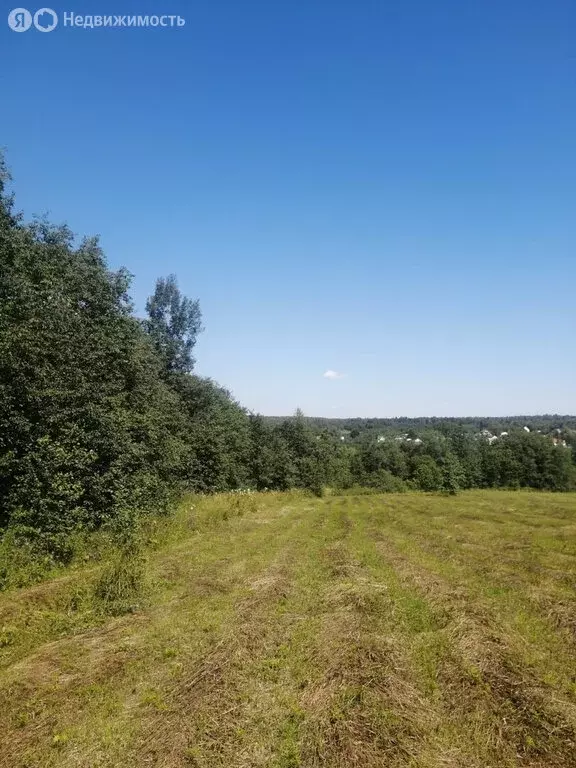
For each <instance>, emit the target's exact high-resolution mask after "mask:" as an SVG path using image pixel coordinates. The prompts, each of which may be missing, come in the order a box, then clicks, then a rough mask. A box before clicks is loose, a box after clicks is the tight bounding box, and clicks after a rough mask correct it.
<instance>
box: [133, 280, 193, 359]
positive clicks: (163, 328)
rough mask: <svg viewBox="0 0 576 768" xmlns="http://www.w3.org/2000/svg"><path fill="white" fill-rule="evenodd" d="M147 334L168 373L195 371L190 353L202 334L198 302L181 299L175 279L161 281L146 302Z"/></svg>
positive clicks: (186, 298) (145, 322)
mask: <svg viewBox="0 0 576 768" xmlns="http://www.w3.org/2000/svg"><path fill="white" fill-rule="evenodd" d="M146 312H147V313H148V319H147V320H145V321H144V327H145V328H146V330H147V332H148V333H149V335H150V337H151V339H152V342H153V344H154V346H155V348H156V351H157V352H158V354H159V356H160V357H161V359H162V360H163V362H164V367H165V369H166V371H167V372H168V373H190V372H191V371H192V369H193V368H194V363H195V360H194V357H193V356H192V350H193V348H194V346H195V344H196V337H197V336H198V334H199V333H200V332H201V331H202V330H203V328H202V314H201V312H200V305H199V303H198V301H197V300H193V299H189V298H188V297H187V296H183V295H182V294H181V292H180V289H179V288H178V282H177V280H176V276H175V275H168V277H160V278H159V279H158V280H157V281H156V290H155V291H154V293H153V295H152V296H150V298H149V299H148V301H147V302H146Z"/></svg>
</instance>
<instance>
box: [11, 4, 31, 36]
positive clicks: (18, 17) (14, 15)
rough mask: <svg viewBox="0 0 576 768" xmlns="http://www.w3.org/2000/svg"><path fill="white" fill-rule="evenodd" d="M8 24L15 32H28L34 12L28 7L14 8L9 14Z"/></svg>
mask: <svg viewBox="0 0 576 768" xmlns="http://www.w3.org/2000/svg"><path fill="white" fill-rule="evenodd" d="M8 26H9V27H10V29H13V30H14V32H26V30H28V29H30V27H31V26H32V14H31V13H30V11H27V10H26V8H14V10H13V11H10V13H9V14H8Z"/></svg>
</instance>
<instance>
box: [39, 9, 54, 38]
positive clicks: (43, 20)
mask: <svg viewBox="0 0 576 768" xmlns="http://www.w3.org/2000/svg"><path fill="white" fill-rule="evenodd" d="M57 25H58V16H57V15H56V11H53V10H52V8H40V10H39V11H36V13H35V14H34V26H35V27H36V29H37V30H38V32H52V30H53V29H54V28H55V27H56V26H57Z"/></svg>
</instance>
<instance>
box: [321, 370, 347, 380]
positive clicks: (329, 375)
mask: <svg viewBox="0 0 576 768" xmlns="http://www.w3.org/2000/svg"><path fill="white" fill-rule="evenodd" d="M322 375H323V376H324V378H325V379H331V380H332V381H334V380H335V379H343V378H344V374H343V373H338V371H331V370H328V371H325V372H324V373H323V374H322Z"/></svg>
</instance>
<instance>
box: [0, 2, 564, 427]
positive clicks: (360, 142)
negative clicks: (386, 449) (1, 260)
mask: <svg viewBox="0 0 576 768" xmlns="http://www.w3.org/2000/svg"><path fill="white" fill-rule="evenodd" d="M71 5H72V4H71ZM73 6H74V7H73V8H72V9H71V7H70V5H66V4H65V5H54V4H53V5H52V7H53V8H54V10H56V11H57V12H58V13H59V14H60V16H62V14H63V12H64V11H67V12H68V11H70V10H73V11H74V12H75V13H77V14H84V15H86V14H131V13H139V14H142V15H144V14H147V13H149V14H154V13H158V14H159V13H167V14H168V13H169V14H180V15H181V16H183V17H185V19H186V25H185V26H184V27H182V28H177V29H170V28H168V29H99V30H95V29H71V28H63V27H62V24H60V25H59V26H58V27H57V29H55V30H54V31H53V32H50V33H49V34H42V33H40V32H38V31H36V30H34V29H33V28H32V29H30V30H29V31H27V32H25V33H22V34H16V33H14V32H12V31H11V30H9V28H8V26H7V24H6V20H5V18H4V21H3V22H2V28H1V31H0V46H1V50H2V53H3V60H4V61H3V67H2V69H1V74H0V78H1V83H0V85H1V87H2V92H3V98H2V105H1V107H0V110H1V112H0V126H1V130H0V144H1V145H3V146H4V147H5V148H6V150H7V159H8V163H9V165H10V166H11V168H12V172H13V175H14V178H15V190H16V193H17V202H18V206H19V207H20V208H21V209H23V210H24V212H25V213H26V215H32V214H33V213H43V212H48V213H49V215H50V217H51V218H52V219H53V220H54V221H56V222H62V221H66V222H67V223H68V224H69V225H70V226H71V228H72V229H73V230H74V231H75V232H77V233H78V234H95V233H99V234H100V235H101V240H102V245H103V247H104V249H105V251H106V254H107V257H108V260H109V263H110V265H111V266H112V267H114V268H117V267H118V266H120V265H125V266H126V267H127V268H128V269H129V270H130V271H131V272H132V273H133V274H134V275H135V278H134V283H133V295H134V298H135V301H136V304H137V307H138V309H139V311H142V309H143V306H144V303H145V299H146V296H147V295H148V294H149V293H150V292H151V291H152V290H153V287H154V281H155V279H156V277H158V276H160V275H167V274H169V273H176V274H177V275H178V278H179V283H180V287H181V289H182V290H183V291H184V292H185V293H186V294H188V295H190V296H192V297H194V298H199V299H200V303H201V306H202V310H203V314H204V323H205V326H206V331H205V332H204V333H203V334H202V336H201V337H200V339H199V342H198V346H197V349H196V356H197V360H198V364H197V371H198V372H199V373H201V374H203V375H209V376H212V377H213V378H215V379H216V380H217V381H219V382H220V383H222V384H224V385H225V386H227V387H228V388H229V389H231V390H232V392H233V393H234V395H235V396H236V397H237V398H238V399H239V400H240V401H241V402H242V403H243V404H244V405H246V406H247V407H249V408H250V409H252V410H256V411H260V412H262V413H265V414H287V413H291V412H292V411H294V409H295V408H296V407H298V406H299V407H301V408H302V409H303V410H304V412H305V413H306V414H309V415H324V416H334V417H336V416H397V415H408V416H416V415H478V414H492V415H503V414H519V413H537V412H538V413H542V412H559V413H574V412H576V386H575V385H576V355H575V354H574V353H575V351H576V350H575V346H576V345H575V342H574V339H575V336H576V334H575V330H576V322H575V321H576V301H575V300H574V293H575V291H574V288H575V286H576V253H575V245H576V215H575V213H576V211H575V207H576V206H575V204H576V43H575V39H576V38H575V34H574V33H575V29H576V6H574V4H573V2H572V0H549V2H546V3H543V2H541V0H538V2H536V0H522V1H521V0H498V1H496V0H484V1H483V2H479V1H477V0H471V2H462V0H458V1H456V0H450V1H449V2H438V3H432V2H430V0H402V1H400V0H391V1H389V2H376V0H360V2H353V0H347V1H346V2H343V1H342V0H330V1H328V0H291V2H284V1H283V0H278V2H270V0H267V1H266V2H264V1H262V2H260V1H258V2H257V1H256V0H242V2H238V0H226V1H224V0H210V1H209V2H208V0H204V2H202V3H199V2H182V1H180V2H178V1H177V2H172V0H162V2H160V0H157V1H156V2H150V0H139V1H138V2H134V1H133V0H123V1H122V2H115V3H113V4H111V3H109V2H98V0H94V1H93V2H76V3H74V4H73ZM31 10H33V11H34V10H36V8H31ZM6 14H7V12H6ZM327 371H333V372H336V373H338V374H342V376H338V377H336V376H334V377H325V376H324V374H325V373H326V372H327Z"/></svg>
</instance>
